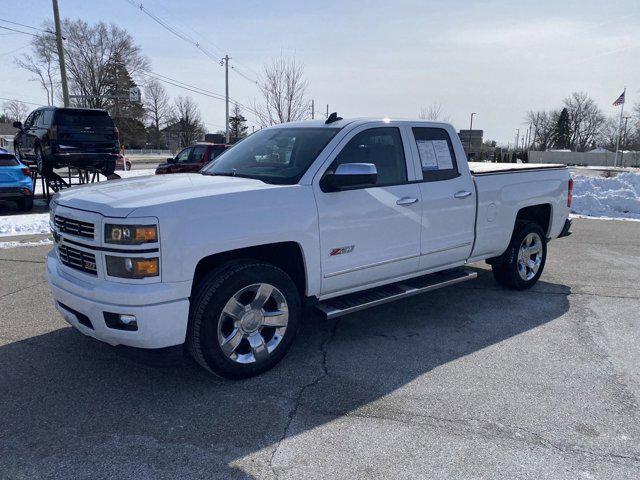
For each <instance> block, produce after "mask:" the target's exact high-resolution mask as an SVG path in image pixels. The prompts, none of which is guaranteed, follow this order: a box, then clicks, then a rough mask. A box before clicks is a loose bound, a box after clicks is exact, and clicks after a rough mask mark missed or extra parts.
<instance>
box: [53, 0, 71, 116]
mask: <svg viewBox="0 0 640 480" xmlns="http://www.w3.org/2000/svg"><path fill="white" fill-rule="evenodd" d="M53 23H54V24H55V26H56V45H57V46H58V61H59V62H60V83H61V84H62V99H63V101H64V106H65V107H68V106H69V88H68V87H67V67H66V66H65V63H64V47H63V46H62V30H61V29H60V13H59V12H58V0H53Z"/></svg>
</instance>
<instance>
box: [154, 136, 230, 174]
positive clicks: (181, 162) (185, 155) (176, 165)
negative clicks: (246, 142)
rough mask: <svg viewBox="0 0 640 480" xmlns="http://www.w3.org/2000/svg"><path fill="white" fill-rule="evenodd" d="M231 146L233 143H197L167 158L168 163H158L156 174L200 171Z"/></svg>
mask: <svg viewBox="0 0 640 480" xmlns="http://www.w3.org/2000/svg"><path fill="white" fill-rule="evenodd" d="M229 147H231V145H227V144H224V143H197V144H195V145H192V146H190V147H187V148H185V149H183V150H181V151H180V152H179V153H178V154H177V155H176V156H175V158H167V163H161V164H160V165H158V168H156V175H160V174H165V173H187V172H199V171H200V169H201V168H202V167H204V166H205V165H206V164H207V163H209V162H210V161H211V160H213V159H214V158H217V157H218V156H219V155H220V154H221V153H222V152H224V151H225V150H226V149H227V148H229Z"/></svg>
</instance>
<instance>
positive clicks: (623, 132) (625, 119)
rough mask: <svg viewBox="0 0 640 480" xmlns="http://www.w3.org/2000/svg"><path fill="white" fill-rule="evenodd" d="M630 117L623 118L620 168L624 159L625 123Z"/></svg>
mask: <svg viewBox="0 0 640 480" xmlns="http://www.w3.org/2000/svg"><path fill="white" fill-rule="evenodd" d="M630 118H631V117H629V116H626V117H624V130H622V135H623V136H622V150H621V151H620V166H621V167H624V161H623V160H622V159H623V158H624V146H625V145H626V143H627V121H628V120H629V119H630Z"/></svg>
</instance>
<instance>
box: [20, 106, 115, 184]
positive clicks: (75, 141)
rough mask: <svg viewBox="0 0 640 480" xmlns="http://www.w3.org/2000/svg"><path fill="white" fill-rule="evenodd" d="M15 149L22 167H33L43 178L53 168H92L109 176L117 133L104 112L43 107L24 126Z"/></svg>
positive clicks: (113, 158) (113, 160)
mask: <svg viewBox="0 0 640 480" xmlns="http://www.w3.org/2000/svg"><path fill="white" fill-rule="evenodd" d="M13 126H14V127H15V128H17V129H18V130H19V131H18V133H17V134H16V136H15V138H14V149H15V151H16V154H17V155H18V157H19V158H20V160H21V161H22V162H24V163H27V164H31V165H36V166H37V168H38V171H39V172H40V173H42V174H47V173H50V172H51V171H52V170H53V169H54V168H60V167H66V166H70V167H75V168H92V169H96V170H99V171H100V172H102V173H103V174H104V175H110V174H112V173H113V172H114V170H115V168H116V158H117V156H118V154H119V153H120V142H119V134H118V129H117V128H116V127H115V125H114V123H113V120H112V119H111V117H110V116H109V113H107V111H106V110H98V109H86V108H56V107H43V108H38V109H37V110H34V111H33V112H31V114H30V115H29V116H28V117H27V119H26V120H25V122H24V125H23V124H22V123H20V122H14V124H13Z"/></svg>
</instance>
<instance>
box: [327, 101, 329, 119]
mask: <svg viewBox="0 0 640 480" xmlns="http://www.w3.org/2000/svg"><path fill="white" fill-rule="evenodd" d="M327 118H329V104H328V103H327Z"/></svg>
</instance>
